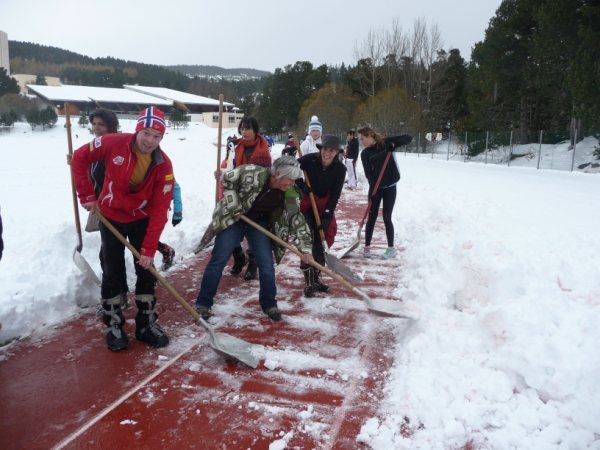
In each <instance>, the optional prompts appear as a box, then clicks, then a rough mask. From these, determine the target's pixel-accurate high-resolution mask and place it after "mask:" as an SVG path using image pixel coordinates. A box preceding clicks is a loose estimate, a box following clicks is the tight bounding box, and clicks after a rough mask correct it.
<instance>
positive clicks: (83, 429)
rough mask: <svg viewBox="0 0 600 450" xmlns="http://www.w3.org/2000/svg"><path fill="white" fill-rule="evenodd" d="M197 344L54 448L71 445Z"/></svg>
mask: <svg viewBox="0 0 600 450" xmlns="http://www.w3.org/2000/svg"><path fill="white" fill-rule="evenodd" d="M196 345H198V344H194V345H192V346H191V347H189V348H188V349H186V350H184V351H182V352H181V353H179V354H178V355H177V356H175V358H173V359H172V360H171V361H169V362H168V363H166V364H165V365H163V366H162V367H161V368H160V369H158V370H155V371H154V372H152V373H151V374H150V375H148V376H147V377H146V378H144V379H143V380H142V381H141V382H139V383H138V384H137V385H135V386H134V387H133V388H131V389H130V390H128V391H127V392H125V393H124V394H123V395H122V396H121V397H119V398H118V399H117V400H115V401H114V402H112V403H111V404H110V405H108V406H107V407H106V408H104V409H103V410H102V411H100V412H99V413H98V414H96V416H94V417H93V418H92V419H91V420H89V421H88V422H87V423H86V424H84V425H82V426H81V427H80V428H79V429H77V430H75V431H74V432H72V433H71V434H69V435H68V436H67V437H65V438H64V439H63V440H62V441H60V442H59V443H58V444H56V445H54V447H52V450H59V449H62V448H64V447H65V446H67V445H69V444H70V443H71V442H73V441H74V440H75V439H77V438H78V437H79V436H81V435H82V434H83V433H85V432H86V431H87V430H88V429H90V428H91V427H92V426H93V425H94V424H96V423H97V422H98V421H100V420H101V419H102V418H103V417H105V416H106V415H108V414H109V413H110V412H111V411H113V410H114V409H116V408H117V407H118V406H119V405H120V404H121V403H123V402H124V401H125V400H127V399H128V398H129V397H131V396H132V395H133V394H135V393H136V392H137V391H139V390H140V389H141V388H143V387H144V386H145V385H146V384H148V383H149V382H150V381H152V380H153V379H154V378H156V377H157V376H159V375H160V374H161V373H163V372H164V371H165V370H167V369H168V368H169V367H171V366H172V365H173V364H174V363H175V362H177V360H179V359H180V358H181V357H182V356H183V355H185V354H186V353H187V352H189V351H190V350H191V349H192V348H194V347H195V346H196Z"/></svg>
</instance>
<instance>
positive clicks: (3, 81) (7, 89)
mask: <svg viewBox="0 0 600 450" xmlns="http://www.w3.org/2000/svg"><path fill="white" fill-rule="evenodd" d="M18 93H19V84H18V83H17V80H15V79H14V78H13V77H11V76H9V75H8V74H7V73H6V69H4V68H0V97H2V96H3V95H5V94H18Z"/></svg>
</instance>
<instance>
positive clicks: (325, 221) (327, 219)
mask: <svg viewBox="0 0 600 450" xmlns="http://www.w3.org/2000/svg"><path fill="white" fill-rule="evenodd" d="M331 219H333V212H331V211H330V210H328V209H326V210H325V211H323V214H321V228H322V229H323V231H325V230H326V229H327V228H329V224H331Z"/></svg>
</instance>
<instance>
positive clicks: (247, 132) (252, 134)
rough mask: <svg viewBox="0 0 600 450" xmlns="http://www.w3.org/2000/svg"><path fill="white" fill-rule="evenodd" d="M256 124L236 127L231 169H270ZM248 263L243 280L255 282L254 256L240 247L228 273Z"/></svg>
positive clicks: (252, 121)
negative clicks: (247, 167) (238, 137)
mask: <svg viewBox="0 0 600 450" xmlns="http://www.w3.org/2000/svg"><path fill="white" fill-rule="evenodd" d="M258 130H259V127H258V122H257V120H256V119H255V118H254V117H244V118H243V119H242V120H241V121H240V124H239V125H238V133H239V134H240V135H241V138H240V139H238V141H237V145H236V147H235V150H234V157H233V168H234V169H237V168H238V167H239V166H241V165H243V164H254V165H256V166H261V167H271V150H270V147H269V144H268V142H267V140H266V139H265V138H264V137H263V136H261V135H260V134H259V133H258ZM215 175H216V176H217V177H218V179H219V180H220V179H221V171H217V172H215ZM246 263H248V267H247V268H246V273H245V274H244V279H245V280H255V279H256V277H257V270H258V267H257V265H256V261H255V260H254V255H253V254H252V253H251V252H248V256H247V257H246V254H245V253H244V250H243V249H242V246H241V245H239V246H237V247H236V248H234V249H233V266H232V267H231V269H230V271H229V273H231V275H238V274H239V273H241V272H242V270H243V269H244V266H245V265H246Z"/></svg>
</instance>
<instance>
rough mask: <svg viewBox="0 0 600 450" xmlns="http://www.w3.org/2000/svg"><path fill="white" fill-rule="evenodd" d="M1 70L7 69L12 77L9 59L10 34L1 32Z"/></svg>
mask: <svg viewBox="0 0 600 450" xmlns="http://www.w3.org/2000/svg"><path fill="white" fill-rule="evenodd" d="M0 68H4V69H6V73H7V74H8V75H10V58H9V57H8V34H6V33H5V32H4V31H1V30H0Z"/></svg>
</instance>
